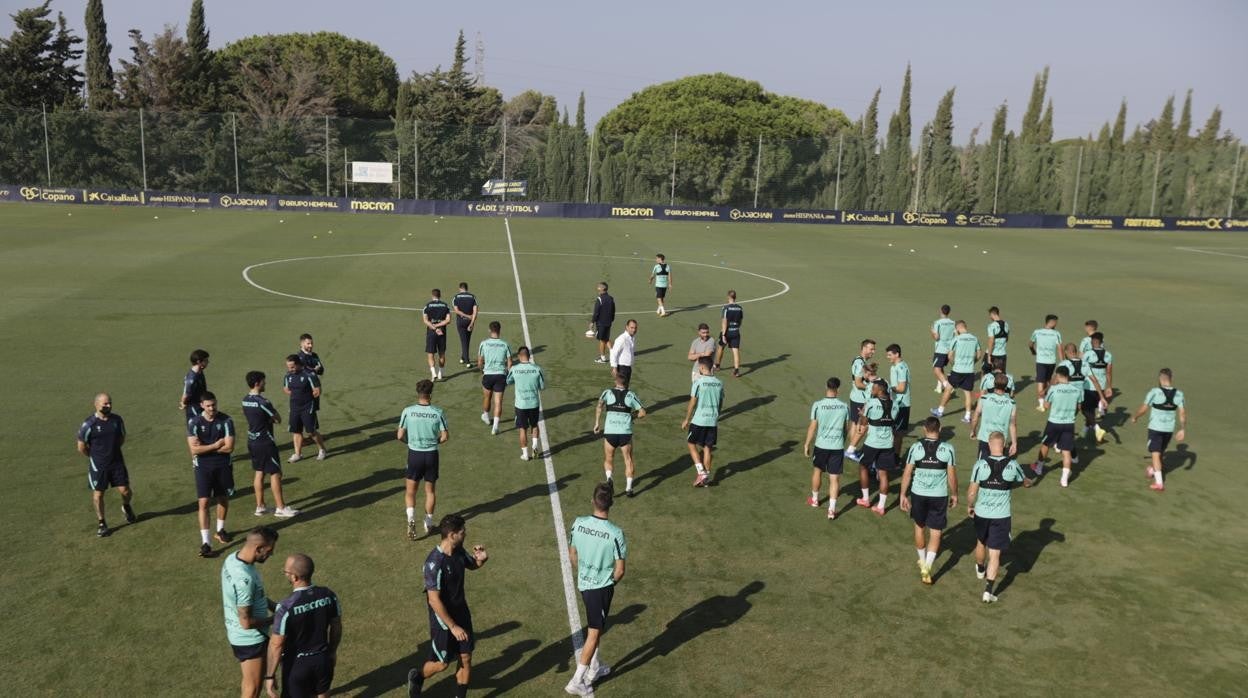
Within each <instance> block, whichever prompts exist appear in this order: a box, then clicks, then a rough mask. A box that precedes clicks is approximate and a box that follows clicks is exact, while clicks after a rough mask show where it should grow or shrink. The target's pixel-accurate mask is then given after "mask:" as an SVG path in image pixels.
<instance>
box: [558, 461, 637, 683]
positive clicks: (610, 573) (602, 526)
mask: <svg viewBox="0 0 1248 698" xmlns="http://www.w3.org/2000/svg"><path fill="white" fill-rule="evenodd" d="M613 500H614V497H613V496H612V493H611V484H610V483H607V482H602V483H599V484H598V485H597V486H596V487H594V498H593V507H594V513H593V515H592V516H578V517H576V520H575V521H573V522H572V534H571V535H570V536H568V538H569V540H568V558H569V560H570V562H571V563H572V571H573V573H574V574H575V575H576V588H577V590H578V591H580V592H581V601H582V602H584V604H585V619H586V625H588V626H589V627H588V628H586V630H585V644H584V645H583V646H582V647H581V654H580V656H579V657H577V659H576V672H575V673H574V674H573V675H572V680H570V681H568V685H567V686H565V687H564V690H565V691H567V692H568V693H571V694H572V695H576V696H588V695H592V694H593V691H594V688H593V686H594V682H595V681H597V680H598V679H600V678H602V677H603V676H606V675H607V674H608V673H610V671H611V667H609V666H607V665H605V664H601V663H599V661H598V653H599V650H600V649H601V646H602V635H603V633H605V632H606V631H607V616H609V615H610V614H611V600H612V599H613V598H614V597H615V585H617V584H619V583H620V580H621V579H623V578H624V560H625V558H627V557H628V541H627V540H626V539H625V538H624V531H622V530H620V527H619V526H616V525H615V524H614V523H612V522H611V521H610V520H609V519H608V518H607V517H608V516H609V515H610V514H611V504H612V503H613Z"/></svg>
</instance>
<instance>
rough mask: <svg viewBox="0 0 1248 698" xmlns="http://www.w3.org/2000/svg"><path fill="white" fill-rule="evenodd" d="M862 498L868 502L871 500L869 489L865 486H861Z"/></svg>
mask: <svg viewBox="0 0 1248 698" xmlns="http://www.w3.org/2000/svg"><path fill="white" fill-rule="evenodd" d="M862 498H863V499H865V500H867V501H868V502H869V501H871V491H870V490H868V489H867V488H865V487H864V488H862Z"/></svg>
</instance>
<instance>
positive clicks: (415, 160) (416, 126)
mask: <svg viewBox="0 0 1248 698" xmlns="http://www.w3.org/2000/svg"><path fill="white" fill-rule="evenodd" d="M412 142H413V143H414V144H415V148H413V150H412V171H413V174H414V175H415V177H414V179H415V184H414V185H413V186H415V190H414V191H413V193H412V198H413V199H419V198H420V122H419V121H413V122H412Z"/></svg>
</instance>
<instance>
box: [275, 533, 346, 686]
mask: <svg viewBox="0 0 1248 698" xmlns="http://www.w3.org/2000/svg"><path fill="white" fill-rule="evenodd" d="M315 571H316V565H315V564H314V563H313V562H312V558H310V557H308V556H307V555H304V554H303V553H295V554H294V555H291V556H290V557H287V558H286V564H285V566H283V567H282V574H283V575H285V576H286V581H288V582H290V586H291V592H290V596H287V597H286V598H284V599H282V600H281V601H279V602H278V603H277V606H276V607H275V608H274V611H273V632H272V634H271V635H270V637H269V661H268V665H269V674H268V675H267V676H265V677H264V679H265V687H266V688H267V689H268V691H269V695H270V696H272V695H275V694H276V693H277V691H275V690H274V689H275V686H274V680H275V679H276V678H277V676H276V673H277V668H278V666H281V668H282V695H285V696H289V697H290V698H311V697H312V696H317V697H318V698H324V697H327V696H329V688H330V686H331V685H332V684H333V682H334V665H335V664H337V663H338V644H339V643H340V642H342V608H341V607H340V606H339V605H338V595H337V594H335V593H334V592H333V591H332V590H331V589H330V588H329V587H319V586H316V585H314V584H312V574H313V573H314V572H315Z"/></svg>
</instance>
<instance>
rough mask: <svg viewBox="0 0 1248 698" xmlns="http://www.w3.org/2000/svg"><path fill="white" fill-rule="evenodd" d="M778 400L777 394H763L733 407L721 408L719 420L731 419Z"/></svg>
mask: <svg viewBox="0 0 1248 698" xmlns="http://www.w3.org/2000/svg"><path fill="white" fill-rule="evenodd" d="M775 401H776V396H775V395H763V396H761V397H752V398H748V399H746V400H742V401H741V402H738V403H736V404H735V405H733V406H732V407H729V408H727V409H724V410H721V411H720V413H719V421H721V422H723V421H726V420H728V419H731V418H733V417H735V416H737V415H739V414H748V413H749V412H752V411H754V410H756V409H758V408H760V407H762V406H764V405H769V404H771V403H773V402H775Z"/></svg>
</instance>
